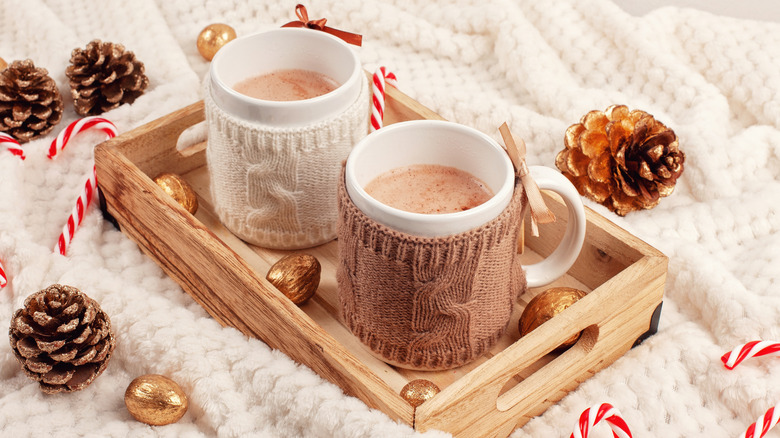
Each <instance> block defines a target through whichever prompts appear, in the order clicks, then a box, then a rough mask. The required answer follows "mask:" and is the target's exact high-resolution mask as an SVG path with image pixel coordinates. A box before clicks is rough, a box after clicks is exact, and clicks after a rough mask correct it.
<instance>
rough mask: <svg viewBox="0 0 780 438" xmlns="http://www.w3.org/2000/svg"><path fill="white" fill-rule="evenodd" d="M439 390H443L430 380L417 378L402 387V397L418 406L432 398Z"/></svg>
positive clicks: (413, 405)
mask: <svg viewBox="0 0 780 438" xmlns="http://www.w3.org/2000/svg"><path fill="white" fill-rule="evenodd" d="M439 392H441V390H440V389H439V387H438V386H436V384H435V383H433V382H431V381H430V380H425V379H415V380H412V381H411V382H409V383H407V384H406V385H405V386H404V387H403V388H402V389H401V398H403V399H404V400H406V401H407V402H409V404H410V405H412V407H415V408H416V407H417V406H420V405H421V404H423V403H425V402H426V401H428V400H430V399H432V398H433V396H434V395H436V394H438V393H439Z"/></svg>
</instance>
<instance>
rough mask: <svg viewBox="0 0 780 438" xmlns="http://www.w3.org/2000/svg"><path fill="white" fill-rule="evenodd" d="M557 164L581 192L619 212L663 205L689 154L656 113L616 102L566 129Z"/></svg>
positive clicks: (556, 159) (619, 213)
mask: <svg viewBox="0 0 780 438" xmlns="http://www.w3.org/2000/svg"><path fill="white" fill-rule="evenodd" d="M564 143H565V145H566V148H565V149H564V150H562V151H560V152H559V153H558V156H557V157H555V165H556V166H558V169H560V170H561V172H563V174H564V175H565V176H566V177H567V178H569V180H570V181H571V182H572V183H573V184H574V186H575V187H577V190H579V192H580V194H581V195H583V196H585V197H587V198H589V199H592V200H593V201H596V202H598V203H600V204H603V205H604V206H606V207H607V208H609V209H610V210H611V211H613V212H615V213H617V214H618V215H620V216H625V215H626V214H627V213H628V212H631V211H634V210H640V209H650V208H653V207H655V206H656V205H658V203H659V202H660V200H661V198H662V197H665V196H669V195H671V194H672V192H673V191H674V186H675V184H676V183H677V178H679V177H680V175H681V174H682V172H683V164H684V162H685V154H684V153H683V152H682V151H681V150H680V148H679V146H678V142H677V135H675V133H674V131H672V130H671V129H669V128H667V127H666V126H665V125H664V124H663V123H661V122H659V121H657V120H655V119H654V118H653V116H652V115H650V114H648V113H646V112H644V111H641V110H633V111H630V112H629V110H628V108H627V107H626V106H624V105H612V106H610V107H609V108H607V109H606V111H604V112H601V111H591V112H589V113H588V114H585V115H584V116H583V117H582V119H581V120H580V123H576V124H574V125H571V126H570V127H569V129H567V130H566V137H565V139H564Z"/></svg>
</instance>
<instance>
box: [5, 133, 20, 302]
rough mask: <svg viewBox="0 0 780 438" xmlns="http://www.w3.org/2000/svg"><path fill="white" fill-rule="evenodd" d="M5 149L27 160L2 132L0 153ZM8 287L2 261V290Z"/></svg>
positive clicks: (11, 138) (14, 143)
mask: <svg viewBox="0 0 780 438" xmlns="http://www.w3.org/2000/svg"><path fill="white" fill-rule="evenodd" d="M3 149H5V150H7V151H8V152H10V153H11V155H15V156H17V157H19V158H21V159H22V160H24V159H25V156H24V150H23V149H22V145H20V144H19V142H18V141H16V139H15V138H13V137H11V136H10V135H8V134H6V133H5V132H0V151H2V150H3ZM7 285H8V276H7V275H6V274H5V268H4V267H3V263H2V261H0V289H2V288H4V287H6V286H7Z"/></svg>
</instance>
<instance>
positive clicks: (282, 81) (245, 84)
mask: <svg viewBox="0 0 780 438" xmlns="http://www.w3.org/2000/svg"><path fill="white" fill-rule="evenodd" d="M338 86H339V84H338V82H336V81H335V80H334V79H333V78H331V77H329V76H327V75H324V74H322V73H318V72H316V71H311V70H301V69H283V70H274V71H272V72H270V73H264V74H261V75H257V76H252V77H249V78H246V79H244V80H242V81H240V82H238V83H237V84H236V85H234V86H233V89H234V90H236V91H238V92H239V93H241V94H245V95H247V96H249V97H254V98H256V99H263V100H274V101H290V100H304V99H311V98H313V97H317V96H321V95H323V94H326V93H329V92H331V91H333V90H335V89H336V88H338Z"/></svg>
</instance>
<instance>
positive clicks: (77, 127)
mask: <svg viewBox="0 0 780 438" xmlns="http://www.w3.org/2000/svg"><path fill="white" fill-rule="evenodd" d="M88 129H99V130H101V131H103V132H105V133H106V135H107V136H108V138H112V137H115V136H116V126H114V124H113V123H111V122H110V121H109V120H108V119H104V118H102V117H94V116H93V117H84V118H83V119H79V120H76V121H75V122H73V123H71V124H70V125H68V127H67V128H65V129H64V130H63V131H61V132H60V133H59V135H57V138H55V139H54V141H52V142H51V145H50V146H49V154H48V155H47V156H48V157H49V158H50V159H54V157H56V156H57V154H58V153H59V152H60V151H61V150H63V149H65V146H67V145H68V142H69V141H70V138H71V137H73V136H75V135H76V134H78V133H79V132H83V131H86V130H88Z"/></svg>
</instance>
